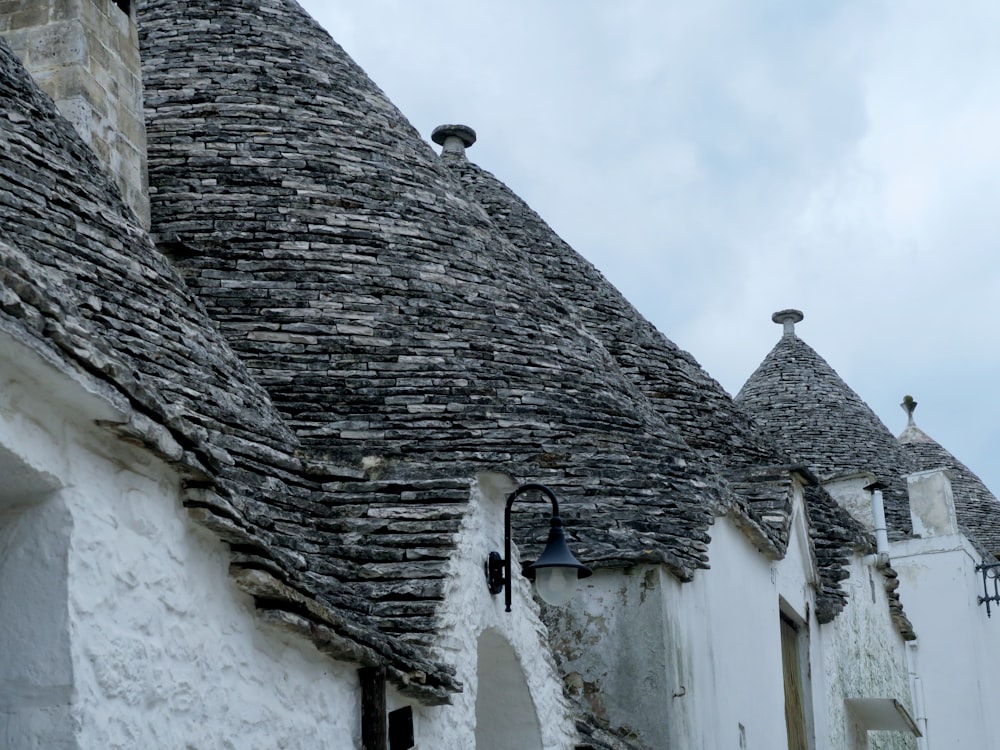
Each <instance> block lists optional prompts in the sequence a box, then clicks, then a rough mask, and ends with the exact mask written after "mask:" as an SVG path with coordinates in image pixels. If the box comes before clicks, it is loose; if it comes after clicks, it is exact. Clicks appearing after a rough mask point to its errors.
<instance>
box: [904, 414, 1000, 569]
mask: <svg viewBox="0 0 1000 750" xmlns="http://www.w3.org/2000/svg"><path fill="white" fill-rule="evenodd" d="M899 442H900V443H901V444H902V446H903V448H904V450H906V452H907V453H908V454H910V456H911V457H912V458H913V462H914V465H915V469H916V470H918V471H931V470H933V469H941V468H944V469H947V470H948V471H949V472H950V474H951V486H952V494H953V495H954V498H955V515H956V517H957V519H958V524H959V527H960V528H961V530H962V532H963V533H965V535H966V536H967V537H969V539H970V540H971V541H972V542H973V544H975V545H976V546H977V547H978V548H979V551H980V552H981V553H982V554H983V555H984V557H986V558H990V557H997V556H1000V502H998V501H997V498H996V496H995V495H994V494H993V493H992V492H990V491H989V489H988V488H987V487H986V485H985V484H983V482H982V480H981V479H980V478H979V477H978V476H976V475H975V474H974V473H973V472H972V470H971V469H969V467H968V466H966V465H965V464H963V463H962V462H961V461H959V460H958V459H957V458H955V456H953V455H952V454H951V453H950V452H949V451H948V450H947V449H945V448H944V447H942V446H941V444H940V443H938V442H937V441H936V440H934V439H933V438H931V437H930V436H929V435H927V433H925V432H924V431H923V430H921V429H920V428H919V427H917V426H916V425H915V424H909V425H907V427H906V429H904V430H903V432H902V433H901V434H900V436H899Z"/></svg>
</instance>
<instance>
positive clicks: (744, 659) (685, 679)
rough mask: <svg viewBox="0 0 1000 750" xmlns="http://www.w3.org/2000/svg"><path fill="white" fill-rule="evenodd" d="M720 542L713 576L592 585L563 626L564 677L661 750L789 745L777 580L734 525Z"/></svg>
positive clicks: (649, 574)
mask: <svg viewBox="0 0 1000 750" xmlns="http://www.w3.org/2000/svg"><path fill="white" fill-rule="evenodd" d="M712 537H713V539H712V544H711V547H710V557H711V560H712V569H711V570H709V571H700V572H699V573H698V574H697V575H696V576H695V579H694V581H692V582H690V583H683V584H682V583H680V582H679V581H677V580H676V579H675V578H673V577H672V576H671V575H669V574H668V573H666V572H665V570H664V569H663V568H662V567H660V566H636V567H634V568H630V569H628V570H626V571H620V570H600V571H597V573H595V575H594V576H593V577H592V578H589V579H586V580H585V581H583V584H584V585H583V587H582V588H583V592H582V593H583V595H582V596H581V597H580V598H579V600H578V601H576V602H574V603H573V604H571V606H570V607H569V608H567V610H566V611H564V612H560V613H559V614H558V615H557V616H556V618H555V619H554V622H553V627H554V629H555V637H556V640H557V642H558V643H559V648H560V650H561V651H562V653H563V655H564V661H563V668H564V670H565V671H566V672H567V673H569V675H570V679H571V682H570V684H571V686H575V687H576V688H577V689H579V690H580V691H581V692H582V694H583V696H584V697H585V698H586V699H587V700H589V701H590V703H591V705H592V706H593V708H594V710H595V711H596V712H597V713H598V714H599V715H602V716H604V717H605V718H606V719H607V720H608V721H609V722H610V723H611V725H612V726H613V727H616V728H626V729H630V730H633V731H635V732H637V733H638V734H639V736H640V737H641V738H642V740H643V741H644V742H645V743H647V744H649V745H650V746H652V747H656V748H664V750H672V749H676V750H680V749H681V748H715V747H741V745H740V744H739V743H740V742H741V741H742V742H743V743H744V745H743V746H745V747H748V748H757V747H760V748H771V747H783V746H785V744H786V738H785V729H784V698H783V695H784V693H783V689H784V688H783V683H782V667H781V647H780V631H779V618H778V607H779V593H778V588H777V585H776V581H777V573H776V571H773V570H772V566H771V563H770V561H769V560H767V559H766V558H764V556H763V555H761V553H760V552H759V551H758V550H757V549H755V548H754V547H753V546H752V545H751V544H750V542H749V541H748V540H747V539H746V538H745V537H744V535H743V534H742V533H741V532H740V531H739V530H738V529H737V527H736V526H735V524H733V523H732V522H731V521H730V520H729V519H727V518H721V519H718V520H717V521H716V524H715V526H714V527H713V533H712ZM741 737H742V740H741Z"/></svg>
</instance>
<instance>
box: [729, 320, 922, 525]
mask: <svg viewBox="0 0 1000 750" xmlns="http://www.w3.org/2000/svg"><path fill="white" fill-rule="evenodd" d="M785 312H791V313H796V314H797V318H796V319H797V320H801V313H797V311H785ZM779 315H780V314H779V313H776V314H775V321H776V322H778V320H779ZM736 402H737V403H738V404H739V405H740V406H741V407H743V408H744V409H745V410H746V411H747V412H748V413H749V414H750V415H752V416H753V417H754V418H755V419H756V420H757V422H758V424H759V425H760V426H761V428H762V429H763V430H764V431H765V432H766V433H767V434H768V435H770V436H771V438H772V439H773V440H774V441H775V442H776V443H777V444H778V445H779V446H780V447H781V449H782V450H783V451H785V452H786V453H788V454H789V455H791V456H792V458H793V459H794V460H795V461H799V462H801V463H803V464H806V465H807V466H809V467H810V468H811V469H812V470H813V471H814V472H815V473H816V474H817V475H818V476H819V477H820V478H821V479H826V478H829V477H835V476H840V475H845V474H852V473H858V472H865V471H867V472H871V473H873V474H875V476H876V477H877V479H878V480H879V481H882V482H884V483H885V484H886V485H887V488H886V489H885V490H884V493H883V494H884V497H885V503H886V520H887V521H888V524H889V533H890V535H900V534H907V533H909V531H910V512H909V500H908V497H907V491H906V479H905V477H906V475H907V474H909V473H911V472H912V471H913V463H912V460H911V458H910V456H909V455H908V454H907V453H906V451H904V450H903V448H902V446H900V444H899V442H898V441H897V440H896V438H895V437H894V436H893V435H892V433H891V432H889V429H888V428H887V427H886V426H885V425H884V424H883V423H882V421H881V420H880V419H879V418H878V417H877V416H876V415H875V413H874V412H873V411H872V410H871V408H869V406H868V405H867V404H866V403H865V402H864V401H863V400H862V399H861V397H860V396H858V394H857V393H855V392H854V391H853V390H851V388H850V387H849V386H848V385H847V383H845V382H844V380H843V379H842V378H841V377H840V375H838V374H837V372H836V371H835V370H834V369H833V368H832V367H830V365H829V364H827V362H826V361H825V360H824V359H823V358H822V357H821V356H820V355H819V354H817V353H816V351H815V350H814V349H812V347H810V346H809V345H808V344H806V343H805V342H804V341H803V340H802V339H800V338H799V337H798V336H797V335H796V334H795V332H794V327H793V326H787V325H786V330H785V333H784V335H783V336H782V337H781V339H780V340H779V341H778V343H777V344H776V345H775V347H774V348H773V349H772V350H771V352H770V353H769V354H768V355H767V357H765V358H764V361H763V362H762V363H761V364H760V366H759V367H758V368H757V370H756V371H755V372H754V373H753V374H752V375H751V376H750V378H749V379H748V380H747V382H746V383H745V384H744V385H743V388H742V389H741V390H740V392H739V393H738V394H737V395H736Z"/></svg>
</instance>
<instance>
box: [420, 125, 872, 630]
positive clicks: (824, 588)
mask: <svg viewBox="0 0 1000 750" xmlns="http://www.w3.org/2000/svg"><path fill="white" fill-rule="evenodd" d="M472 133H473V131H472V130H471V129H470V128H467V127H465V126H441V127H439V128H437V129H435V131H434V139H435V141H436V142H439V143H442V145H444V149H443V151H442V160H443V161H444V163H445V164H447V165H448V167H449V168H450V169H451V170H452V171H453V172H454V173H455V174H456V175H457V176H458V177H459V178H460V179H461V181H462V184H463V185H464V186H465V187H466V188H467V189H468V190H469V191H470V193H471V195H473V196H474V197H475V199H476V201H477V202H478V203H479V204H480V205H482V206H483V207H484V208H485V209H486V211H487V212H488V213H489V215H490V217H491V218H492V219H493V220H494V223H495V224H496V225H497V227H499V228H500V229H501V230H502V231H503V232H504V234H505V235H506V236H507V237H508V238H510V240H511V242H512V243H514V245H515V246H517V247H518V248H519V249H521V250H522V252H523V253H524V254H525V257H526V258H528V259H529V261H530V263H531V266H532V269H533V270H534V272H535V273H538V274H539V275H540V276H543V277H544V278H545V279H546V280H547V281H548V282H549V283H550V284H551V285H552V287H553V288H554V289H556V290H557V291H558V293H559V296H560V297H561V298H562V299H563V300H565V301H566V302H567V303H569V304H572V306H573V308H574V311H575V312H576V313H577V314H578V316H579V317H580V319H581V321H583V323H584V325H585V326H586V328H587V330H588V331H590V332H591V333H593V334H594V335H595V336H596V337H597V338H598V339H599V340H600V341H601V343H602V344H603V345H604V346H605V348H606V349H607V350H608V351H609V353H610V354H611V356H612V357H613V358H614V360H615V362H616V363H617V364H618V365H619V367H620V368H621V370H622V372H623V373H624V374H625V376H626V377H628V378H629V380H631V381H632V383H633V384H634V385H635V387H636V388H638V389H639V390H640V391H641V392H642V394H643V395H644V396H645V397H646V398H648V399H649V401H650V403H651V404H652V406H653V408H654V409H655V410H656V412H657V413H658V414H659V415H660V416H661V418H662V419H663V420H664V421H665V422H667V423H668V424H670V425H672V426H675V427H676V428H677V429H678V431H679V432H680V434H681V436H682V437H683V438H684V440H685V442H686V443H687V444H688V445H690V446H692V447H693V448H695V450H697V451H698V453H699V454H700V455H701V456H702V457H703V458H704V459H705V460H706V461H707V462H708V463H710V465H712V466H714V467H717V468H718V470H719V471H720V472H721V473H722V474H723V475H724V476H725V477H726V479H727V480H728V481H727V483H728V488H729V490H730V491H731V493H732V494H734V495H735V496H736V497H737V498H739V499H740V500H742V501H743V502H742V503H740V506H739V507H740V508H742V509H744V510H746V511H748V512H749V516H750V519H749V520H750V522H751V523H753V524H754V525H755V527H756V528H758V529H762V530H763V532H764V533H765V534H766V535H767V537H768V542H767V543H766V544H764V545H761V546H762V547H767V546H768V545H770V546H771V547H773V549H774V553H775V554H776V555H778V556H780V555H782V554H784V550H785V548H786V545H787V533H788V530H789V510H790V494H789V493H790V485H791V472H790V471H789V469H790V468H791V459H790V458H788V456H787V455H786V454H784V453H782V452H781V451H780V450H779V448H778V447H777V445H776V444H775V443H774V442H773V441H772V440H771V439H770V438H769V437H767V436H766V435H765V434H764V433H763V432H762V431H761V430H760V429H759V428H757V427H756V426H755V425H753V424H752V420H751V419H750V418H749V417H748V416H747V415H746V414H745V413H744V412H743V410H742V409H741V408H739V407H738V406H737V405H736V404H735V403H734V401H733V399H732V398H731V397H730V396H729V394H727V393H726V392H725V390H724V389H723V388H722V386H721V385H719V383H718V382H717V381H716V380H714V379H713V378H712V377H711V376H710V375H708V373H706V372H705V371H704V370H703V369H702V367H701V366H700V365H699V364H698V362H697V361H696V360H695V359H694V357H693V356H691V355H690V354H689V353H688V352H685V351H683V350H681V349H679V348H678V347H677V346H676V345H675V344H674V343H673V342H672V341H670V340H669V339H668V338H667V337H666V336H665V335H663V333H661V332H660V331H659V330H657V328H656V327H655V326H654V325H653V324H652V323H650V322H649V321H648V320H646V319H645V318H644V317H643V316H642V315H641V314H640V313H639V312H638V311H637V310H636V309H635V308H634V307H633V306H632V305H631V304H630V303H629V302H628V300H626V299H625V298H624V297H623V296H622V294H621V293H620V292H619V291H618V290H617V289H616V288H615V287H614V286H613V285H612V284H611V283H610V282H609V281H608V280H607V279H606V278H605V277H604V276H603V275H602V274H601V273H600V271H598V270H597V269H596V268H595V267H594V266H593V265H592V264H591V263H589V262H588V261H587V260H586V259H585V258H583V257H582V256H581V255H579V254H578V253H577V252H576V251H575V250H574V249H573V248H572V247H570V246H569V245H568V244H567V243H566V242H565V241H564V240H563V239H562V238H560V237H559V236H558V235H557V234H556V233H555V232H554V231H553V230H552V228H551V227H549V226H548V224H546V223H545V221H544V220H543V219H542V218H541V217H540V216H539V215H538V214H537V213H536V212H535V211H534V210H532V209H531V208H530V206H528V205H527V204H526V203H525V202H524V201H523V200H522V199H521V198H520V197H518V196H517V195H516V194H515V193H514V192H513V191H512V190H511V189H510V188H509V187H508V186H507V185H505V184H504V183H503V182H501V181H500V180H499V179H497V178H496V177H495V176H494V175H493V174H491V173H490V172H488V171H486V170H484V169H482V168H481V167H479V166H478V165H476V164H474V163H473V162H471V161H470V160H469V159H468V158H467V156H466V153H465V148H464V147H463V144H464V146H465V147H467V146H468V145H471V143H470V140H471V141H473V142H474V139H475V136H474V134H473V135H472V137H471V138H469V137H468V136H469V134H472ZM450 135H454V136H455V137H456V138H458V139H459V140H460V141H461V142H462V143H461V144H460V143H458V142H456V141H454V140H453V141H451V142H449V140H448V138H449V136H450ZM806 499H807V503H806V505H807V512H808V514H809V520H810V533H811V534H812V536H813V542H814V547H815V552H816V556H817V562H818V564H819V567H820V577H821V588H820V591H819V592H818V597H817V602H818V606H819V608H820V612H819V613H818V614H819V616H820V617H821V618H822V621H824V622H827V621H829V620H832V619H833V617H834V616H835V615H836V614H837V613H838V612H840V610H841V609H842V608H843V605H844V601H845V600H846V594H845V593H844V591H843V589H842V587H841V585H840V581H842V580H843V579H844V578H845V577H846V575H847V573H846V570H845V569H844V566H845V565H846V563H847V561H848V558H849V556H850V553H851V551H852V550H853V549H855V548H858V547H865V546H866V545H867V544H868V543H869V542H868V539H867V534H866V533H865V531H864V530H863V529H862V527H861V526H860V525H859V524H858V523H857V522H856V521H854V520H853V519H852V518H851V517H850V515H849V514H848V513H847V512H846V511H844V510H843V509H841V508H840V507H839V506H838V505H837V504H836V502H835V501H834V500H833V498H831V497H830V496H829V495H828V494H827V493H826V492H825V491H824V490H822V489H821V488H818V487H811V488H809V492H808V493H807V497H806Z"/></svg>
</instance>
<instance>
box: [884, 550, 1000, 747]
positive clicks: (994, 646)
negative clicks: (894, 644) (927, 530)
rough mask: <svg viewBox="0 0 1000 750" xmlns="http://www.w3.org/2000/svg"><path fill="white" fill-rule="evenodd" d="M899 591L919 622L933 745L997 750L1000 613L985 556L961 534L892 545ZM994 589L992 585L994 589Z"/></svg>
mask: <svg viewBox="0 0 1000 750" xmlns="http://www.w3.org/2000/svg"><path fill="white" fill-rule="evenodd" d="M892 560H893V567H894V568H895V569H896V570H897V571H898V572H899V579H900V587H899V591H900V596H901V597H902V598H903V601H904V602H905V604H906V611H907V613H908V614H909V616H910V618H911V620H913V622H914V623H915V625H916V630H917V636H918V639H917V646H916V659H915V669H916V673H917V674H918V675H919V676H920V678H921V682H922V687H923V694H924V710H925V713H926V718H927V744H926V746H927V747H928V748H931V749H932V750H941V748H976V749H977V750H979V749H980V748H982V749H983V750H997V749H998V748H1000V735H998V734H997V732H996V730H995V727H993V725H992V722H991V719H992V717H993V709H992V708H991V706H992V701H993V697H994V696H996V695H998V691H1000V674H998V672H997V669H996V665H997V664H1000V619H998V616H1000V613H998V612H997V611H996V610H994V612H993V617H992V619H989V618H987V616H986V608H985V606H983V605H980V604H978V603H977V601H978V600H977V597H978V596H980V595H982V593H983V582H982V574H981V573H978V572H977V571H976V569H975V567H976V565H977V564H978V563H979V562H980V561H981V558H980V556H979V554H978V553H977V552H976V550H975V548H974V547H973V546H972V545H971V544H970V543H969V541H968V539H966V538H965V537H964V536H963V535H960V534H954V535H951V536H933V537H929V538H925V539H907V540H905V541H901V542H895V543H893V544H892ZM990 593H991V594H992V593H993V592H992V590H991V591H990Z"/></svg>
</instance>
